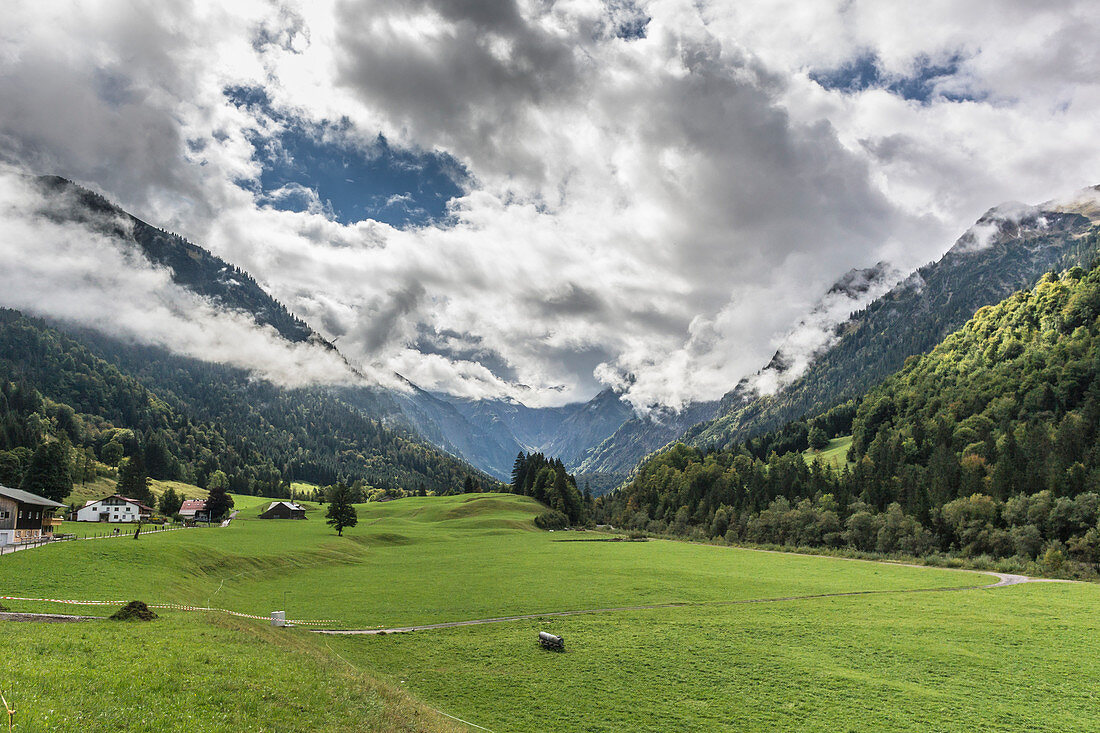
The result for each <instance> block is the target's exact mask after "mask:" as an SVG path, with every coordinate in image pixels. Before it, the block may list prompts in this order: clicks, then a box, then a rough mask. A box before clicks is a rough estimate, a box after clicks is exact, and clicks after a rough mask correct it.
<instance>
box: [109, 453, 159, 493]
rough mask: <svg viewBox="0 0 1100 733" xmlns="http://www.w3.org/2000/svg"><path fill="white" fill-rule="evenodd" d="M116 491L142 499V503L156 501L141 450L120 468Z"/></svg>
mask: <svg viewBox="0 0 1100 733" xmlns="http://www.w3.org/2000/svg"><path fill="white" fill-rule="evenodd" d="M115 492H116V493H117V494H119V495H120V496H125V497H126V498H128V499H134V500H135V501H140V502H141V503H142V504H148V505H152V504H153V503H154V501H155V500H154V499H153V492H152V491H150V490H149V477H148V475H146V473H145V461H143V460H142V458H141V451H138V452H136V453H134V455H132V456H130V457H129V458H128V459H126V460H125V461H124V462H123V463H122V466H121V467H120V468H119V469H118V483H117V484H116V485H115Z"/></svg>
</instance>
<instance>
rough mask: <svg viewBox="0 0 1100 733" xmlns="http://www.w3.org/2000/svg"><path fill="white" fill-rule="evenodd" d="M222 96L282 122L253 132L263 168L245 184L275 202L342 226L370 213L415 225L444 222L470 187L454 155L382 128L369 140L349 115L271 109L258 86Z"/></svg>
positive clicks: (398, 223) (384, 219)
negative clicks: (317, 119)
mask: <svg viewBox="0 0 1100 733" xmlns="http://www.w3.org/2000/svg"><path fill="white" fill-rule="evenodd" d="M225 94H226V97H227V98H228V99H229V100H230V101H231V102H232V103H233V104H235V105H237V106H242V107H245V106H247V107H249V108H250V112H252V113H253V114H255V115H258V116H260V115H262V116H264V117H266V118H268V119H269V120H271V121H273V122H275V123H277V124H276V125H274V126H273V127H275V128H276V129H278V130H279V132H278V133H277V134H275V135H273V136H266V135H264V134H262V133H260V132H258V131H255V132H252V133H250V134H249V142H251V143H252V145H253V147H254V149H255V153H254V159H255V160H256V161H257V162H259V163H260V165H261V166H262V170H261V173H260V177H259V180H258V181H249V182H247V184H246V185H247V186H248V187H250V188H252V189H254V190H257V193H258V194H259V196H260V198H261V200H262V201H263V202H264V203H266V204H268V205H270V206H272V207H273V208H276V209H280V210H284V211H317V212H320V213H323V214H324V215H326V216H328V217H329V218H331V219H333V220H335V221H338V222H340V223H343V224H350V223H354V222H358V221H363V220H365V219H373V220H375V221H381V222H385V223H387V224H390V225H392V226H395V227H401V228H405V227H417V226H423V225H427V224H438V223H443V222H445V221H446V218H447V203H448V202H449V201H450V200H451V199H452V198H454V197H456V196H461V195H463V193H465V190H466V187H467V186H468V185H469V174H468V173H467V172H466V170H465V169H464V168H463V167H462V165H461V164H459V163H458V161H456V160H455V159H454V158H452V157H450V156H449V155H445V154H441V153H436V152H431V151H424V150H418V149H414V148H404V147H399V146H395V145H391V144H390V143H389V141H387V140H386V138H385V137H383V136H382V135H381V134H379V135H378V136H377V137H376V138H375V139H374V140H372V141H371V142H370V143H369V144H367V145H364V144H363V143H362V142H361V141H360V140H358V139H356V138H355V137H354V136H352V135H351V134H349V133H350V132H351V130H350V123H348V122H347V121H346V120H342V121H337V122H325V123H322V124H310V123H306V122H304V121H303V120H300V119H297V118H295V117H293V116H291V115H287V114H284V113H281V112H279V111H276V110H274V109H272V107H271V104H270V102H269V101H268V99H267V96H266V95H265V94H264V92H263V90H261V89H256V88H234V89H227V90H226V91H225Z"/></svg>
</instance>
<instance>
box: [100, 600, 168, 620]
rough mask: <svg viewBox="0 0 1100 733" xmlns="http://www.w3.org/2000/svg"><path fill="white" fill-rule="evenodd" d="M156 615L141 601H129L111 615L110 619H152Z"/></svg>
mask: <svg viewBox="0 0 1100 733" xmlns="http://www.w3.org/2000/svg"><path fill="white" fill-rule="evenodd" d="M156 617H157V615H156V614H155V613H153V611H151V610H149V607H148V606H146V605H145V604H144V603H142V602H141V601H130V602H129V603H127V604H126V605H125V606H123V607H122V608H120V609H118V610H117V611H115V613H114V615H113V616H111V620H112V621H152V620H153V619H155V618H156Z"/></svg>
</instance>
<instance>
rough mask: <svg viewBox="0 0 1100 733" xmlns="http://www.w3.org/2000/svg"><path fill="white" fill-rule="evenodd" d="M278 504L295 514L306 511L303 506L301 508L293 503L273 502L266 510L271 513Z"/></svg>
mask: <svg viewBox="0 0 1100 733" xmlns="http://www.w3.org/2000/svg"><path fill="white" fill-rule="evenodd" d="M280 504H282V505H283V506H285V507H287V508H288V509H290V510H291V511H295V512H304V511H305V510H306V508H305V507H304V506H302V505H301V504H296V503H295V502H293V501H273V502H271V505H270V506H268V508H267V510H268V511H271V510H272V509H274V508H275V507H277V506H279V505H280Z"/></svg>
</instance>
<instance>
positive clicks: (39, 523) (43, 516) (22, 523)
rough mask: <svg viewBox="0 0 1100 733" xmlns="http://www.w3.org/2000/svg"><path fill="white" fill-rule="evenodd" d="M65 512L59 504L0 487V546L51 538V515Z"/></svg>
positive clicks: (30, 494)
mask: <svg viewBox="0 0 1100 733" xmlns="http://www.w3.org/2000/svg"><path fill="white" fill-rule="evenodd" d="M65 508H66V507H65V505H64V504H62V503H61V502H57V501H52V500H50V499H47V498H45V497H43V496H38V495H37V494H32V493H30V492H27V491H21V490H19V489H9V488H8V487H7V486H3V485H0V545H14V544H21V543H24V542H34V541H35V540H41V539H42V538H43V537H49V536H52V535H53V527H54V512H56V511H57V510H58V509H65Z"/></svg>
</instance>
